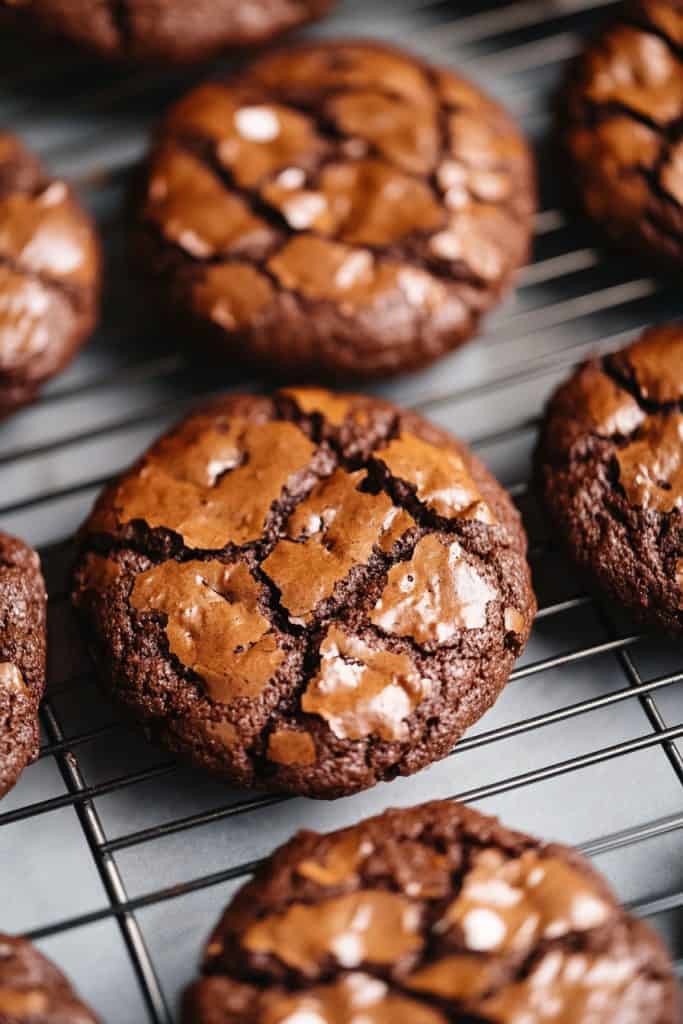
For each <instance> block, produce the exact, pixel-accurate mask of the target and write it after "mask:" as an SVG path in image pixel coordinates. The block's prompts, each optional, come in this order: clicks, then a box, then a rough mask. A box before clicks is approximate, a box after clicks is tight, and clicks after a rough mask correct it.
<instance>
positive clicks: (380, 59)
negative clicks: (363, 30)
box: [136, 42, 534, 376]
mask: <svg viewBox="0 0 683 1024" xmlns="http://www.w3.org/2000/svg"><path fill="white" fill-rule="evenodd" d="M533 206H534V186H533V171H532V161H531V156H530V153H529V151H528V148H527V146H526V144H525V142H524V141H523V139H522V137H521V135H520V133H519V131H518V129H517V127H516V126H515V125H514V123H513V122H512V121H511V119H510V118H509V117H508V116H507V115H506V114H505V113H504V112H503V111H502V110H501V108H500V107H499V106H498V105H497V104H495V103H493V101H491V100H490V99H488V98H487V97H486V96H484V95H483V94H482V93H481V92H480V91H479V90H478V89H477V88H475V87H474V86H473V85H471V84H470V83H468V82H467V81H465V80H464V79H462V78H460V77H458V76H457V75H456V74H454V73H452V72H450V71H445V70H441V69H438V68H435V67H431V66H428V65H426V64H424V63H422V62H421V61H419V60H417V59H416V58H414V57H412V56H410V55H408V54H405V53H402V52H400V51H397V50H391V49H389V48H387V47H383V46H380V45H377V44H372V43H361V42H358V43H341V42H338V43H318V44H315V45H309V46H301V47H297V48H295V49H291V50H287V51H283V52H280V53H276V54H274V55H271V56H268V57H265V58H264V59H262V60H260V61H258V62H256V63H255V64H253V65H251V66H250V67H249V69H248V70H247V71H246V72H244V73H243V74H242V75H241V76H240V77H237V78H233V79H230V80H226V81H213V82H210V83H207V84H205V85H202V86H200V87H199V88H197V89H195V90H193V91H192V92H191V93H189V94H188V95H187V96H186V97H185V98H184V99H182V100H181V101H180V102H179V103H178V104H177V105H176V106H175V107H174V108H173V109H172V110H171V111H170V113H169V114H168V116H167V117H166V119H165V121H164V124H163V126H162V129H161V131H160V133H159V135H158V138H157V143H156V146H155V148H154V151H153V153H152V155H151V157H150V159H149V163H148V168H147V171H146V174H145V178H144V181H143V182H142V184H141V187H140V195H139V201H138V231H137V234H136V237H137V241H138V243H139V249H140V263H141V266H142V267H143V269H145V271H146V272H147V273H148V274H149V273H150V272H151V273H152V275H153V276H154V277H155V278H156V279H157V280H158V283H160V284H161V285H162V287H163V292H164V296H165V299H166V301H169V299H170V301H171V303H172V304H173V306H174V311H175V312H177V311H178V310H180V311H181V312H182V313H183V314H184V315H185V316H189V318H190V319H191V321H192V322H193V324H194V325H195V327H201V329H202V335H203V336H205V337H206V338H207V340H208V341H210V343H211V345H212V347H213V349H214V351H217V352H222V354H223V355H224V356H225V357H230V358H234V357H235V356H246V357H247V358H248V359H251V360H252V361H255V362H257V363H261V364H267V366H268V368H269V369H270V370H272V369H273V368H275V369H280V370H283V371H286V372H288V373H296V374H299V375H304V374H313V373H318V374H320V373H321V372H327V373H338V372H344V373H349V374H355V375H361V376H363V375H372V374H378V373H385V372H388V371H395V370H401V369H405V368H407V367H411V366H416V365H419V364H421V363H426V362H429V361H431V360H432V359H434V358H436V357H437V356H439V355H441V354H443V353H444V352H446V351H448V350H449V349H451V348H453V347H455V346H456V345H457V344H459V343H460V342H462V341H464V340H465V339H466V338H467V337H468V336H469V335H470V334H471V333H472V332H473V330H474V329H475V327H476V323H477V320H478V317H479V315H480V313H481V312H482V311H484V310H485V309H487V308H488V307H489V306H491V305H492V304H493V303H494V302H495V301H496V300H497V299H498V298H499V297H500V294H501V292H502V290H503V289H504V287H505V286H506V285H507V284H508V283H509V281H510V280H511V278H512V276H513V274H514V272H515V271H516V270H517V268H518V267H519V265H520V264H521V263H522V262H523V261H524V259H525V258H526V255H527V250H528V245H529V232H530V219H531V214H532V212H533Z"/></svg>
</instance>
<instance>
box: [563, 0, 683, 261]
mask: <svg viewBox="0 0 683 1024" xmlns="http://www.w3.org/2000/svg"><path fill="white" fill-rule="evenodd" d="M682 40H683V4H682V3H681V0H637V2H632V3H630V4H626V5H624V7H623V10H620V14H619V19H618V21H617V22H616V23H614V24H613V25H612V26H611V27H610V28H608V29H607V30H606V31H605V32H604V33H603V34H602V35H601V36H600V37H599V38H598V39H597V40H596V41H595V42H594V43H592V44H591V45H590V46H589V47H588V50H587V51H586V53H585V54H584V56H583V57H582V58H581V59H580V60H579V62H578V63H577V65H576V67H575V69H574V71H573V72H572V74H571V77H570V80H569V82H568V85H567V91H566V96H565V104H564V105H565V123H564V124H563V125H562V133H563V138H564V143H565V146H566V148H567V150H568V152H569V154H570V155H571V157H572V159H573V162H574V164H575V167H576V173H577V178H578V191H579V194H580V196H581V199H582V201H583V203H584V205H585V207H586V209H587V211H588V212H589V214H590V215H591V216H592V217H593V218H594V219H595V220H597V221H599V222H600V223H601V224H602V225H603V226H605V227H606V228H607V230H608V232H609V233H610V234H611V236H612V237H613V238H614V239H615V240H616V241H618V242H620V243H623V244H625V245H627V246H628V247H630V248H632V249H634V250H635V251H636V252H638V253H642V252H643V250H645V251H646V252H650V253H654V254H655V255H656V256H657V257H658V259H659V261H660V262H661V263H662V265H663V266H664V267H665V268H666V267H669V268H673V267H674V266H679V267H680V266H681V264H683V128H682V126H683V51H682V49H681V41H682Z"/></svg>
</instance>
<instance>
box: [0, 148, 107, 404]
mask: <svg viewBox="0 0 683 1024" xmlns="http://www.w3.org/2000/svg"><path fill="white" fill-rule="evenodd" d="M99 279H100V256H99V243H98V241H97V236H96V234H95V228H94V226H93V223H92V221H91V219H90V217H89V216H88V215H87V214H86V213H85V211H84V210H82V209H81V207H80V206H79V205H78V203H77V202H76V200H75V198H74V196H73V194H72V193H71V190H70V189H69V187H68V186H67V185H66V184H65V183H64V182H63V181H54V180H51V179H49V178H48V177H47V175H46V174H45V171H44V170H43V168H42V167H41V165H40V164H39V162H38V161H37V160H36V159H35V157H34V156H32V154H30V153H28V152H27V151H26V150H25V149H24V148H23V146H21V144H20V143H19V142H18V140H17V139H15V138H14V136H12V135H7V134H5V133H2V132H0V417H2V416H6V415H7V414H8V413H10V412H12V411H13V410H15V409H16V408H18V407H19V406H21V405H25V404H26V403H27V402H30V401H31V400H32V399H33V398H35V395H36V393H37V391H38V390H39V388H40V387H41V385H42V384H44V383H45V381H46V380H48V379H49V378H50V377H53V376H54V375H55V374H56V373H59V371H60V370H62V369H63V368H64V367H65V366H66V364H67V363H68V362H69V361H70V360H71V359H72V358H73V356H74V355H75V354H76V352H77V351H78V349H79V348H80V346H81V345H82V344H83V342H84V341H85V340H86V338H87V337H88V335H89V334H90V332H91V331H92V329H93V327H94V325H95V320H96V317H97V306H98V296H99Z"/></svg>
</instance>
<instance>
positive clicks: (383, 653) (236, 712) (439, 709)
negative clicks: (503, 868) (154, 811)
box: [74, 390, 535, 797]
mask: <svg viewBox="0 0 683 1024" xmlns="http://www.w3.org/2000/svg"><path fill="white" fill-rule="evenodd" d="M82 542H83V547H84V551H83V554H82V557H81V559H80V563H79V565H78V568H77V572H76V582H75V595H74V596H75V600H76V603H77V605H78V606H79V607H80V608H81V609H82V611H83V612H84V614H85V617H86V621H87V623H88V625H89V633H90V637H91V640H92V643H93V648H94V653H95V656H96V659H97V661H98V662H99V664H100V666H101V667H102V672H103V675H104V678H105V680H106V684H107V686H108V688H109V690H110V691H111V693H112V694H113V695H114V697H115V699H116V700H117V701H118V702H119V703H120V704H121V705H122V706H123V707H124V708H125V709H127V710H128V711H129V712H130V714H131V715H132V716H134V717H135V718H137V719H138V720H140V721H141V722H142V723H143V724H144V726H145V727H146V729H147V730H148V733H149V734H150V735H151V737H156V738H158V739H159V740H161V741H162V742H163V743H165V744H166V745H167V746H169V747H170V748H171V749H172V750H174V751H177V752H179V753H181V754H183V755H185V756H187V757H189V758H191V759H192V761H194V763H195V764H197V765H200V766H202V767H204V768H206V769H209V770H210V771H212V772H214V773H217V774H218V775H220V776H222V777H224V778H226V779H228V780H232V781H234V782H236V783H238V784H241V785H246V786H251V785H267V786H271V787H274V788H279V789H282V790H288V791H291V792H297V793H306V794H309V795H311V796H318V797H333V796H339V795H343V794H346V793H351V792H354V791H356V790H360V789H363V788H364V787H367V786H371V785H373V784H374V783H375V782H378V781H380V780H383V779H390V778H393V777H394V776H396V775H399V774H402V775H407V774H410V773H411V772H415V771H417V770H418V769H419V768H422V767H424V766H425V765H427V764H429V763H430V762H431V761H434V760H435V759H436V758H440V757H443V756H444V755H445V754H446V753H448V751H449V750H450V749H451V746H452V744H453V743H454V742H455V740H456V739H457V738H458V737H459V736H460V734H461V733H462V732H463V730H464V729H466V728H467V727H468V726H469V725H470V724H471V723H472V722H474V721H475V720H476V719H477V718H479V716H480V715H481V714H482V713H483V712H484V711H485V710H486V709H487V708H488V707H489V705H490V704H492V703H493V701H494V700H495V698H496V697H497V695H498V693H499V692H500V690H501V689H502V687H503V686H504V684H505V682H506V680H507V678H508V675H509V672H510V669H511V666H512V663H513V661H514V659H515V657H516V656H517V655H518V654H519V652H520V651H521V649H522V647H523V646H524V643H525V642H526V639H527V636H528V633H529V629H530V627H531V622H532V619H533V614H534V610H535V605H534V598H533V594H532V591H531V588H530V582H529V570H528V566H527V562H526V559H525V550H526V540H525V536H524V533H523V530H522V527H521V524H520V520H519V516H518V514H517V512H516V510H515V508H514V506H513V504H512V502H511V500H510V499H509V497H508V495H507V494H506V493H505V492H504V491H503V489H502V488H501V487H500V485H499V484H498V483H497V482H496V481H495V480H494V479H493V477H492V476H491V475H490V474H489V473H488V471H487V470H486V469H485V468H484V467H483V466H482V464H481V463H480V462H479V461H478V460H477V459H476V458H475V457H474V456H473V455H472V454H471V453H470V452H469V451H468V450H467V449H466V448H465V446H464V445H462V444H460V443H459V442H458V441H456V440H454V439H453V438H452V437H450V436H449V435H448V434H445V433H444V432H443V431H441V430H438V429H436V428H435V427H433V426H431V425H430V424H429V423H427V421H425V420H423V419H422V418H420V417H418V416H415V415H411V414H410V413H407V412H403V411H401V410H400V409H398V408H397V407H396V406H393V405H391V404H389V403H388V402H383V401H380V400H378V399H373V398H363V397H360V396H349V395H339V394H332V393H330V392H325V391H319V390H290V391H283V392H280V393H278V394H276V395H275V396H274V397H273V398H261V397H255V396H229V397H226V398H223V399H221V400H220V401H218V402H217V403H216V404H214V405H212V406H210V407H208V408H206V409H204V410H202V411H199V412H198V413H196V414H195V415H193V416H191V417H190V418H189V419H187V420H186V421H185V422H184V423H182V424H180V426H179V427H177V428H176V429H175V430H174V431H172V432H171V433H170V434H168V435H167V436H166V437H164V438H162V439H161V440H160V441H159V442H158V443H157V444H156V445H154V446H153V447H152V448H151V449H150V451H149V452H148V453H147V454H146V455H145V456H143V458H142V459H141V460H140V461H139V462H138V463H137V464H136V465H135V466H134V467H133V468H132V469H131V470H129V471H128V472H127V473H125V474H124V475H123V476H122V477H121V478H120V479H119V480H118V481H116V482H115V483H114V484H113V485H112V486H111V487H109V488H108V489H107V490H106V491H105V492H104V494H103V495H102V496H101V497H100V499H99V501H98V502H97V504H96V506H95V509H94V511H93V513H92V515H91V517H90V519H89V520H88V522H87V523H86V524H85V527H84V528H83V531H82Z"/></svg>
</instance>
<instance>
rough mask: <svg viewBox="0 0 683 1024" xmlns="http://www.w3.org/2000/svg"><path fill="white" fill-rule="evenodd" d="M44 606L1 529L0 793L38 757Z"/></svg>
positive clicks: (35, 576) (21, 555)
mask: <svg viewBox="0 0 683 1024" xmlns="http://www.w3.org/2000/svg"><path fill="white" fill-rule="evenodd" d="M46 604H47V599H46V595H45V583H44V582H43V577H42V574H41V571H40V560H39V558H38V555H37V554H36V552H35V551H33V549H32V548H29V547H28V546H27V545H26V544H24V543H23V542H22V541H20V540H16V539H15V538H14V537H8V536H7V534H4V533H0V797H2V796H4V795H5V793H6V792H7V791H8V790H9V789H11V788H12V786H13V785H14V784H15V782H16V781H17V779H18V778H19V775H20V774H21V772H22V771H23V770H24V768H25V767H26V765H28V764H30V763H31V762H32V761H34V760H35V758H36V757H37V755H38V744H39V738H40V736H39V728H38V705H39V704H40V700H41V697H42V696H43V691H44V689H45V644H46V640H45V614H46ZM1 1019H2V1013H0V1020H1Z"/></svg>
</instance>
